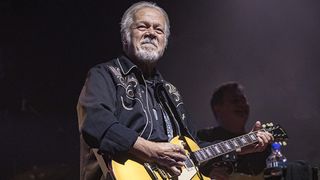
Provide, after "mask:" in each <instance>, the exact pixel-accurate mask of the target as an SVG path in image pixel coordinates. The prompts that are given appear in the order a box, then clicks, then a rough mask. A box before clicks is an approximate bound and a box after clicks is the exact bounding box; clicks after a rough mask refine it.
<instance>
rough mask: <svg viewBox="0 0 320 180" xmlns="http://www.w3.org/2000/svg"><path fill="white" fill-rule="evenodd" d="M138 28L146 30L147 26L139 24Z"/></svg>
mask: <svg viewBox="0 0 320 180" xmlns="http://www.w3.org/2000/svg"><path fill="white" fill-rule="evenodd" d="M137 29H138V30H140V31H144V30H146V29H147V26H146V25H139V26H137Z"/></svg>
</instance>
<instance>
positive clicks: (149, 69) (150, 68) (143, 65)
mask: <svg viewBox="0 0 320 180" xmlns="http://www.w3.org/2000/svg"><path fill="white" fill-rule="evenodd" d="M130 59H131V61H132V62H133V63H134V64H135V65H137V66H138V68H139V69H140V70H141V71H142V73H143V75H144V76H145V77H146V78H148V77H150V76H152V74H153V73H154V69H155V67H156V65H157V61H154V62H144V61H141V60H138V59H136V58H134V57H130Z"/></svg>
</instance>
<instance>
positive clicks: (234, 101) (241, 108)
mask: <svg viewBox="0 0 320 180" xmlns="http://www.w3.org/2000/svg"><path fill="white" fill-rule="evenodd" d="M214 108H215V111H216V115H217V118H218V119H219V123H220V124H221V125H222V126H224V127H225V128H233V129H237V130H243V129H244V127H245V124H246V121H247V119H248V117H249V110H250V108H249V104H248V102H247V99H246V97H245V96H244V94H243V93H242V92H241V91H240V90H237V89H230V90H227V91H225V92H224V95H223V103H222V104H219V105H216V106H215V107H214Z"/></svg>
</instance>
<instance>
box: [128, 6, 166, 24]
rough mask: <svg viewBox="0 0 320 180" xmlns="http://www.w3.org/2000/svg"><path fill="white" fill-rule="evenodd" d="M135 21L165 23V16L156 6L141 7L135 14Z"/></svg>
mask: <svg viewBox="0 0 320 180" xmlns="http://www.w3.org/2000/svg"><path fill="white" fill-rule="evenodd" d="M133 21H134V22H135V23H139V22H148V23H153V24H159V25H162V26H164V25H165V17H164V15H163V14H162V12H161V11H159V10H157V9H155V8H149V7H145V8H141V9H139V10H138V11H137V12H136V13H134V15H133Z"/></svg>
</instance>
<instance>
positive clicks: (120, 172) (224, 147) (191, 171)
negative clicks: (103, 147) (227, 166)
mask: <svg viewBox="0 0 320 180" xmlns="http://www.w3.org/2000/svg"><path fill="white" fill-rule="evenodd" d="M262 130H264V131H268V132H270V133H271V134H273V136H274V138H275V139H279V140H284V139H286V138H287V135H286V133H285V131H284V130H283V129H282V128H281V127H280V126H278V125H277V126H275V127H273V126H272V127H268V128H264V129H262ZM256 142H258V138H257V135H256V132H250V133H248V134H245V135H242V136H239V137H235V138H233V139H229V140H227V141H222V142H220V143H217V144H213V145H210V146H207V147H204V148H199V146H198V145H197V144H196V143H195V142H194V141H193V140H191V139H190V138H188V137H183V136H182V137H178V136H177V137H175V138H173V139H172V140H171V141H170V143H173V144H176V145H180V146H182V147H184V149H185V150H186V154H187V157H188V158H187V160H186V161H185V166H184V167H183V168H182V173H181V175H180V176H178V177H172V176H170V174H169V173H167V172H166V171H165V170H163V169H162V168H161V167H159V166H158V165H156V164H150V163H143V162H138V161H135V160H132V159H130V158H128V159H127V160H126V161H125V162H124V163H118V162H116V161H112V162H111V166H112V172H113V174H114V176H115V178H116V179H117V180H156V179H174V180H200V179H204V180H209V179H210V178H208V177H205V176H203V175H202V174H201V173H200V172H199V169H198V167H199V165H200V164H201V163H203V162H206V161H208V160H210V159H213V158H216V157H219V156H221V155H224V154H227V153H229V152H232V151H235V150H236V149H239V148H242V147H245V146H248V145H251V144H254V143H256Z"/></svg>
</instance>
